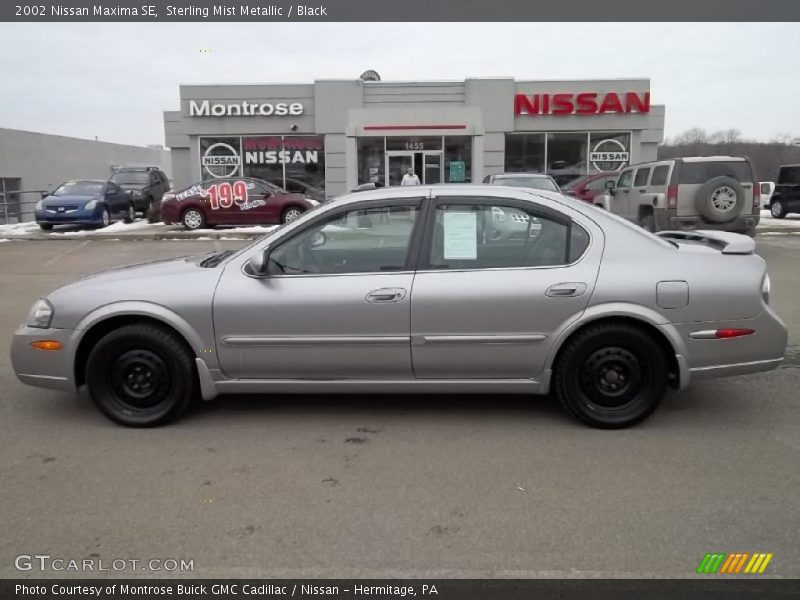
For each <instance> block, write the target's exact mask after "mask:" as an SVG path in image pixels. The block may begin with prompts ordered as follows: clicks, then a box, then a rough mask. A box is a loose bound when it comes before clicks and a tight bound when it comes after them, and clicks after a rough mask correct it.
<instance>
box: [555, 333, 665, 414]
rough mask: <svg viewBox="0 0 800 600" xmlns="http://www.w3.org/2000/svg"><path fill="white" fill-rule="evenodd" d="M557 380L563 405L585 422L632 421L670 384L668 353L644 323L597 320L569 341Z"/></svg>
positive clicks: (655, 403)
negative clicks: (648, 331)
mask: <svg viewBox="0 0 800 600" xmlns="http://www.w3.org/2000/svg"><path fill="white" fill-rule="evenodd" d="M554 380H555V381H554V385H555V391H556V395H557V396H558V398H559V400H560V401H561V403H562V405H563V406H564V407H565V408H566V409H567V410H568V411H569V412H570V413H571V414H572V415H574V416H575V417H577V418H579V419H580V420H581V421H583V422H584V423H587V424H589V425H592V426H594V427H601V428H607V429H615V428H621V427H628V426H630V425H634V424H636V423H638V422H640V421H642V420H644V419H646V418H647V417H648V416H650V415H651V414H652V413H653V412H654V411H655V410H656V408H657V407H658V404H659V402H660V401H661V398H662V397H663V395H664V392H665V390H666V387H667V359H666V356H665V355H664V351H663V350H662V349H661V347H660V346H659V344H658V342H657V341H656V340H655V339H653V337H652V336H651V335H650V334H649V333H647V332H646V331H644V330H643V329H640V328H639V327H636V326H633V325H628V324H614V323H609V324H599V325H595V326H590V327H588V328H587V329H585V330H584V331H582V332H580V333H579V334H577V335H576V336H575V337H574V338H572V339H570V340H569V341H568V342H567V344H566V346H565V347H564V348H563V350H562V352H561V354H560V356H559V359H558V363H557V364H556V368H555V373H554Z"/></svg>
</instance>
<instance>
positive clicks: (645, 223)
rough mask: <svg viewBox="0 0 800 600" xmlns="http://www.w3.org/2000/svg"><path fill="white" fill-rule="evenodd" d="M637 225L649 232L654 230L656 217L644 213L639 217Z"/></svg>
mask: <svg viewBox="0 0 800 600" xmlns="http://www.w3.org/2000/svg"><path fill="white" fill-rule="evenodd" d="M639 226H640V227H641V228H642V229H644V230H645V231H649V232H650V233H655V232H656V218H655V217H654V216H653V215H644V216H643V217H642V218H641V219H639Z"/></svg>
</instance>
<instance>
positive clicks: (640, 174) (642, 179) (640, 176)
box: [633, 169, 650, 187]
mask: <svg viewBox="0 0 800 600" xmlns="http://www.w3.org/2000/svg"><path fill="white" fill-rule="evenodd" d="M649 175H650V169H639V170H637V171H636V178H635V179H634V180H633V185H635V186H636V187H639V186H640V185H647V178H648V176H649Z"/></svg>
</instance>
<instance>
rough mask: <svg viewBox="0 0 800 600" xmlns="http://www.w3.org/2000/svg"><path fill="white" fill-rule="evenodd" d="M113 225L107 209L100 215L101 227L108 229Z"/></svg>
mask: <svg viewBox="0 0 800 600" xmlns="http://www.w3.org/2000/svg"><path fill="white" fill-rule="evenodd" d="M110 224H111V213H109V212H108V209H107V208H104V209H103V212H102V213H100V227H108V226H109V225H110Z"/></svg>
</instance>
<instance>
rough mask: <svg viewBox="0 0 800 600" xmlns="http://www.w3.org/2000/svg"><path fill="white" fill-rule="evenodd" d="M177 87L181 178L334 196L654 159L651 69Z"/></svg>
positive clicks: (659, 119) (174, 116) (660, 122)
mask: <svg viewBox="0 0 800 600" xmlns="http://www.w3.org/2000/svg"><path fill="white" fill-rule="evenodd" d="M362 78H363V79H358V80H318V81H315V82H314V83H310V84H265V85H183V86H180V110H178V111H167V112H165V113H164V127H165V133H166V145H167V146H168V147H169V148H170V149H171V158H172V175H173V181H174V185H175V187H176V188H178V189H180V188H181V187H184V186H187V185H189V184H191V183H194V182H197V181H200V180H210V179H214V178H221V177H242V176H244V177H247V176H252V177H259V178H262V179H266V180H268V181H273V182H275V183H277V184H279V185H282V186H283V187H286V188H287V189H289V190H296V191H301V190H302V189H303V188H304V187H313V188H317V189H322V190H324V192H325V194H326V195H327V196H328V197H333V196H336V195H339V194H342V193H345V192H347V191H350V190H352V189H354V188H355V187H357V186H358V185H360V184H364V183H372V182H374V183H378V184H382V185H390V186H391V185H398V184H399V183H400V180H401V179H402V176H403V174H405V172H406V171H407V169H409V168H413V169H414V171H415V172H416V174H417V175H418V176H419V178H420V180H421V181H422V183H424V184H434V183H469V182H480V181H481V180H483V178H484V177H485V176H486V175H491V174H496V173H503V172H511V171H514V172H540V173H549V174H551V175H553V176H554V177H555V178H556V180H558V181H559V183H561V184H564V183H566V182H567V181H569V180H571V179H574V178H576V177H578V176H580V175H584V174H587V173H593V172H599V171H609V170H619V169H621V168H622V167H623V166H624V165H626V164H631V163H637V162H643V161H648V160H654V159H655V158H656V153H657V147H658V144H659V142H661V141H662V139H663V135H664V106H661V105H655V104H652V103H651V97H650V81H649V80H648V79H603V80H584V81H515V80H514V79H510V78H492V79H467V80H465V81H430V82H390V81H376V80H367V81H365V80H364V79H377V77H376V76H375V74H374V73H373V75H372V76H367V77H364V76H362Z"/></svg>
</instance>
